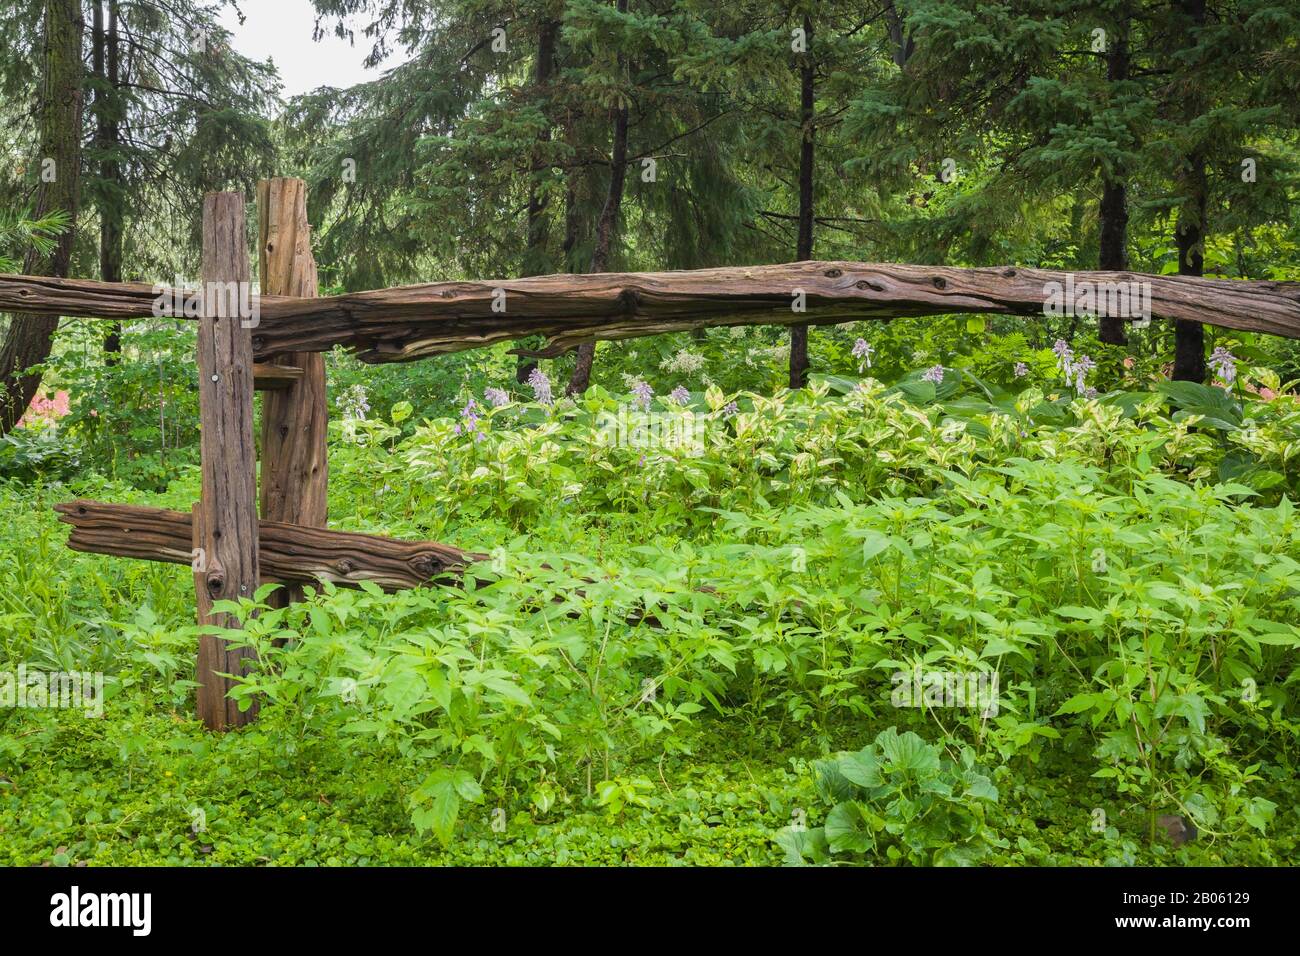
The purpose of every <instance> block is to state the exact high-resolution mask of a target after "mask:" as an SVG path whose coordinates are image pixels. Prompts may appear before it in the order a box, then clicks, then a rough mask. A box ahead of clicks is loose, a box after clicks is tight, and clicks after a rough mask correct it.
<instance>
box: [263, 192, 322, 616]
mask: <svg viewBox="0 0 1300 956" xmlns="http://www.w3.org/2000/svg"><path fill="white" fill-rule="evenodd" d="M257 220H258V240H259V241H258V266H259V268H258V274H259V277H260V278H261V283H262V294H264V295H292V296H300V297H304V298H314V297H315V296H316V294H317V288H316V284H317V283H316V260H315V259H314V258H313V257H312V254H311V226H310V225H309V224H308V222H307V184H306V183H305V182H303V181H302V180H301V179H287V178H276V179H263V180H261V181H260V182H259V183H258V184H257ZM272 362H273V363H274V364H276V365H288V366H293V367H296V368H300V369H302V374H301V375H300V376H299V377H297V378H296V379H293V380H291V382H290V384H289V385H288V386H287V387H285V388H281V389H277V390H274V391H266V392H263V393H262V485H261V504H262V517H263V518H265V519H266V520H268V521H284V522H288V523H289V524H296V525H304V526H307V527H312V528H323V527H325V525H326V519H327V512H326V497H327V487H328V474H329V463H328V461H327V459H326V452H325V448H326V442H325V431H326V428H327V427H328V425H329V414H328V407H327V405H326V398H325V356H324V354H322V353H320V352H291V353H286V354H283V355H277V356H275V357H274V358H273V359H272ZM301 597H302V588H301V586H299V585H287V586H285V587H284V588H283V589H282V590H281V591H279V592H277V593H275V594H273V595H271V597H270V598H269V599H268V601H269V603H271V604H273V605H274V606H276V607H281V606H283V604H284V603H285V602H287V601H290V600H298V599H300V598H301Z"/></svg>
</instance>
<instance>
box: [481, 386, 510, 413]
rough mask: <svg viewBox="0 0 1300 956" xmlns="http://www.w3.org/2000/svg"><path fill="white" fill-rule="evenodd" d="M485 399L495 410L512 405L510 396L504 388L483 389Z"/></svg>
mask: <svg viewBox="0 0 1300 956" xmlns="http://www.w3.org/2000/svg"><path fill="white" fill-rule="evenodd" d="M483 399H484V400H485V401H486V402H487V403H488V404H489V405H491V406H492V407H493V408H500V407H501V406H502V405H509V404H510V394H509V393H508V392H507V391H506V390H505V389H504V388H492V387H488V388H485V389H483Z"/></svg>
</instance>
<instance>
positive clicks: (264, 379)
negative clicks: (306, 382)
mask: <svg viewBox="0 0 1300 956" xmlns="http://www.w3.org/2000/svg"><path fill="white" fill-rule="evenodd" d="M302 377H303V370H302V369H301V368H298V367H296V366H293V365H273V364H271V363H270V362H255V363H254V364H253V388H254V389H256V390H257V391H259V392H278V391H283V390H285V389H288V388H291V387H292V386H293V385H294V383H296V382H299V381H301V380H302Z"/></svg>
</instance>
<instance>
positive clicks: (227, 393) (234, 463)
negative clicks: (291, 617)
mask: <svg viewBox="0 0 1300 956" xmlns="http://www.w3.org/2000/svg"><path fill="white" fill-rule="evenodd" d="M246 230H247V223H246V221H245V217H244V197H243V196H241V195H240V194H239V193H208V194H207V195H206V196H205V197H204V198H203V284H202V295H203V315H202V318H200V319H199V331H198V365H199V424H200V454H201V458H202V473H203V492H202V498H201V500H200V501H199V503H198V505H196V506H195V509H194V528H193V536H194V547H195V548H196V549H197V550H196V556H195V575H194V581H195V589H196V592H197V602H198V610H199V623H200V624H214V625H217V626H222V627H230V626H233V625H234V624H235V622H234V620H232V618H231V616H230V615H228V614H214V613H213V612H212V602H213V601H219V600H223V599H225V600H235V599H238V598H241V597H252V596H253V592H254V591H256V589H257V582H258V569H257V549H258V540H257V535H258V529H257V475H256V468H257V464H256V458H255V451H254V448H253V343H252V329H251V325H252V318H251V316H250V315H249V314H247V310H246V309H243V308H241V303H243V304H244V305H247V304H248V303H250V302H251V301H252V298H251V295H250V294H249V292H248V288H249V287H248V283H249V278H250V277H249V266H248V247H247V244H246V243H247V238H246ZM251 653H252V652H251V651H248V650H237V649H232V648H231V647H230V646H229V645H228V644H227V642H226V641H224V640H222V639H221V638H219V637H216V636H215V635H204V636H203V637H201V638H200V639H199V655H198V667H197V670H196V676H195V680H196V681H197V682H198V684H199V689H198V708H197V709H198V713H199V716H200V717H201V718H202V720H203V723H204V724H205V725H206V726H207V727H209V728H210V729H213V730H221V729H225V728H227V727H231V726H239V725H241V724H246V723H248V722H249V721H251V720H252V719H253V717H254V715H255V712H256V708H255V707H254V708H252V709H250V710H248V711H246V712H244V713H240V711H239V708H238V706H237V705H236V704H235V702H234V701H231V700H228V699H227V697H226V692H227V691H228V690H229V688H230V686H231V684H232V683H233V681H231V680H230V678H226V677H220V676H218V675H220V674H223V673H224V674H239V673H241V672H242V670H241V668H242V666H243V660H244V658H245V657H247V656H248V655H249V654H251Z"/></svg>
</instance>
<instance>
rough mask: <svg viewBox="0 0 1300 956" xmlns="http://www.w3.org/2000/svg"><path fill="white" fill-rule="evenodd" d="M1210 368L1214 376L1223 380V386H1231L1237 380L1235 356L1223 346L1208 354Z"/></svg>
mask: <svg viewBox="0 0 1300 956" xmlns="http://www.w3.org/2000/svg"><path fill="white" fill-rule="evenodd" d="M1210 368H1212V369H1214V374H1215V375H1217V376H1219V378H1221V379H1223V384H1224V385H1231V384H1232V383H1233V382H1235V381H1236V380H1237V356H1235V355H1233V354H1232V353H1231V352H1229V351H1228V350H1227V349H1225V348H1224V347H1223V346H1219V347H1218V348H1216V349H1215V350H1214V351H1213V352H1211V353H1210Z"/></svg>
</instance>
